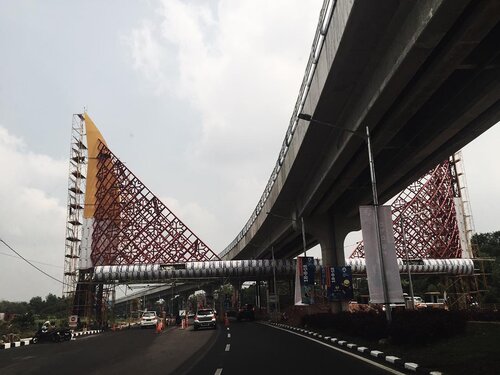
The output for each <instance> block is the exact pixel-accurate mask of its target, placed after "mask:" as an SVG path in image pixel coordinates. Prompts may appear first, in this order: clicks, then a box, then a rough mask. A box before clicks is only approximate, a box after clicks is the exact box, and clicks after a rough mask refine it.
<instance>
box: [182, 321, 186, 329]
mask: <svg viewBox="0 0 500 375" xmlns="http://www.w3.org/2000/svg"><path fill="white" fill-rule="evenodd" d="M184 328H186V321H185V320H184V319H182V321H181V329H184Z"/></svg>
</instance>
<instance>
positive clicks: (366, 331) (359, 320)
mask: <svg viewBox="0 0 500 375" xmlns="http://www.w3.org/2000/svg"><path fill="white" fill-rule="evenodd" d="M302 325H304V326H307V327H311V328H317V329H328V328H332V329H335V330H336V331H339V332H343V333H345V334H347V335H352V336H359V337H363V338H366V339H369V340H378V339H380V338H382V337H386V332H387V322H386V320H385V315H384V314H380V313H378V312H376V311H367V312H353V313H352V312H341V313H338V314H331V313H321V314H313V315H306V316H304V317H303V319H302Z"/></svg>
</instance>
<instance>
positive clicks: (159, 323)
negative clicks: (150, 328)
mask: <svg viewBox="0 0 500 375" xmlns="http://www.w3.org/2000/svg"><path fill="white" fill-rule="evenodd" d="M162 329H163V324H162V323H161V320H160V321H158V323H156V333H161V330H162Z"/></svg>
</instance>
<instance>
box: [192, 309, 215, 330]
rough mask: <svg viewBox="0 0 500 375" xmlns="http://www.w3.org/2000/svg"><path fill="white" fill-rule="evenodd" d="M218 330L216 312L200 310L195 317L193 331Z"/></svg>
mask: <svg viewBox="0 0 500 375" xmlns="http://www.w3.org/2000/svg"><path fill="white" fill-rule="evenodd" d="M205 327H209V328H214V329H216V328H217V323H216V320H215V311H214V310H213V309H200V310H198V312H197V313H196V315H195V316H194V327H193V329H194V330H195V331H197V330H198V329H199V328H205Z"/></svg>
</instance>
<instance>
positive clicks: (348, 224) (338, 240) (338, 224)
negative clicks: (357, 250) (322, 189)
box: [305, 214, 359, 312]
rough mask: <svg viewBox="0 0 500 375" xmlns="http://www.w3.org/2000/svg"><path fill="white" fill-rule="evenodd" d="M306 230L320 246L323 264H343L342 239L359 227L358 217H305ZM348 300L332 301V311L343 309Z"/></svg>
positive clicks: (346, 306) (346, 305)
mask: <svg viewBox="0 0 500 375" xmlns="http://www.w3.org/2000/svg"><path fill="white" fill-rule="evenodd" d="M305 224H306V230H307V232H308V233H310V234H312V235H313V236H314V237H315V238H316V239H317V240H318V242H319V244H320V246H321V258H322V262H323V266H342V265H345V254H344V240H345V237H346V236H347V234H348V233H349V232H351V231H353V230H356V229H358V228H359V218H357V217H355V218H345V217H341V216H336V215H332V214H324V215H316V216H312V217H306V218H305ZM347 308H348V302H332V303H331V309H332V312H340V311H345V310H347Z"/></svg>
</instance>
